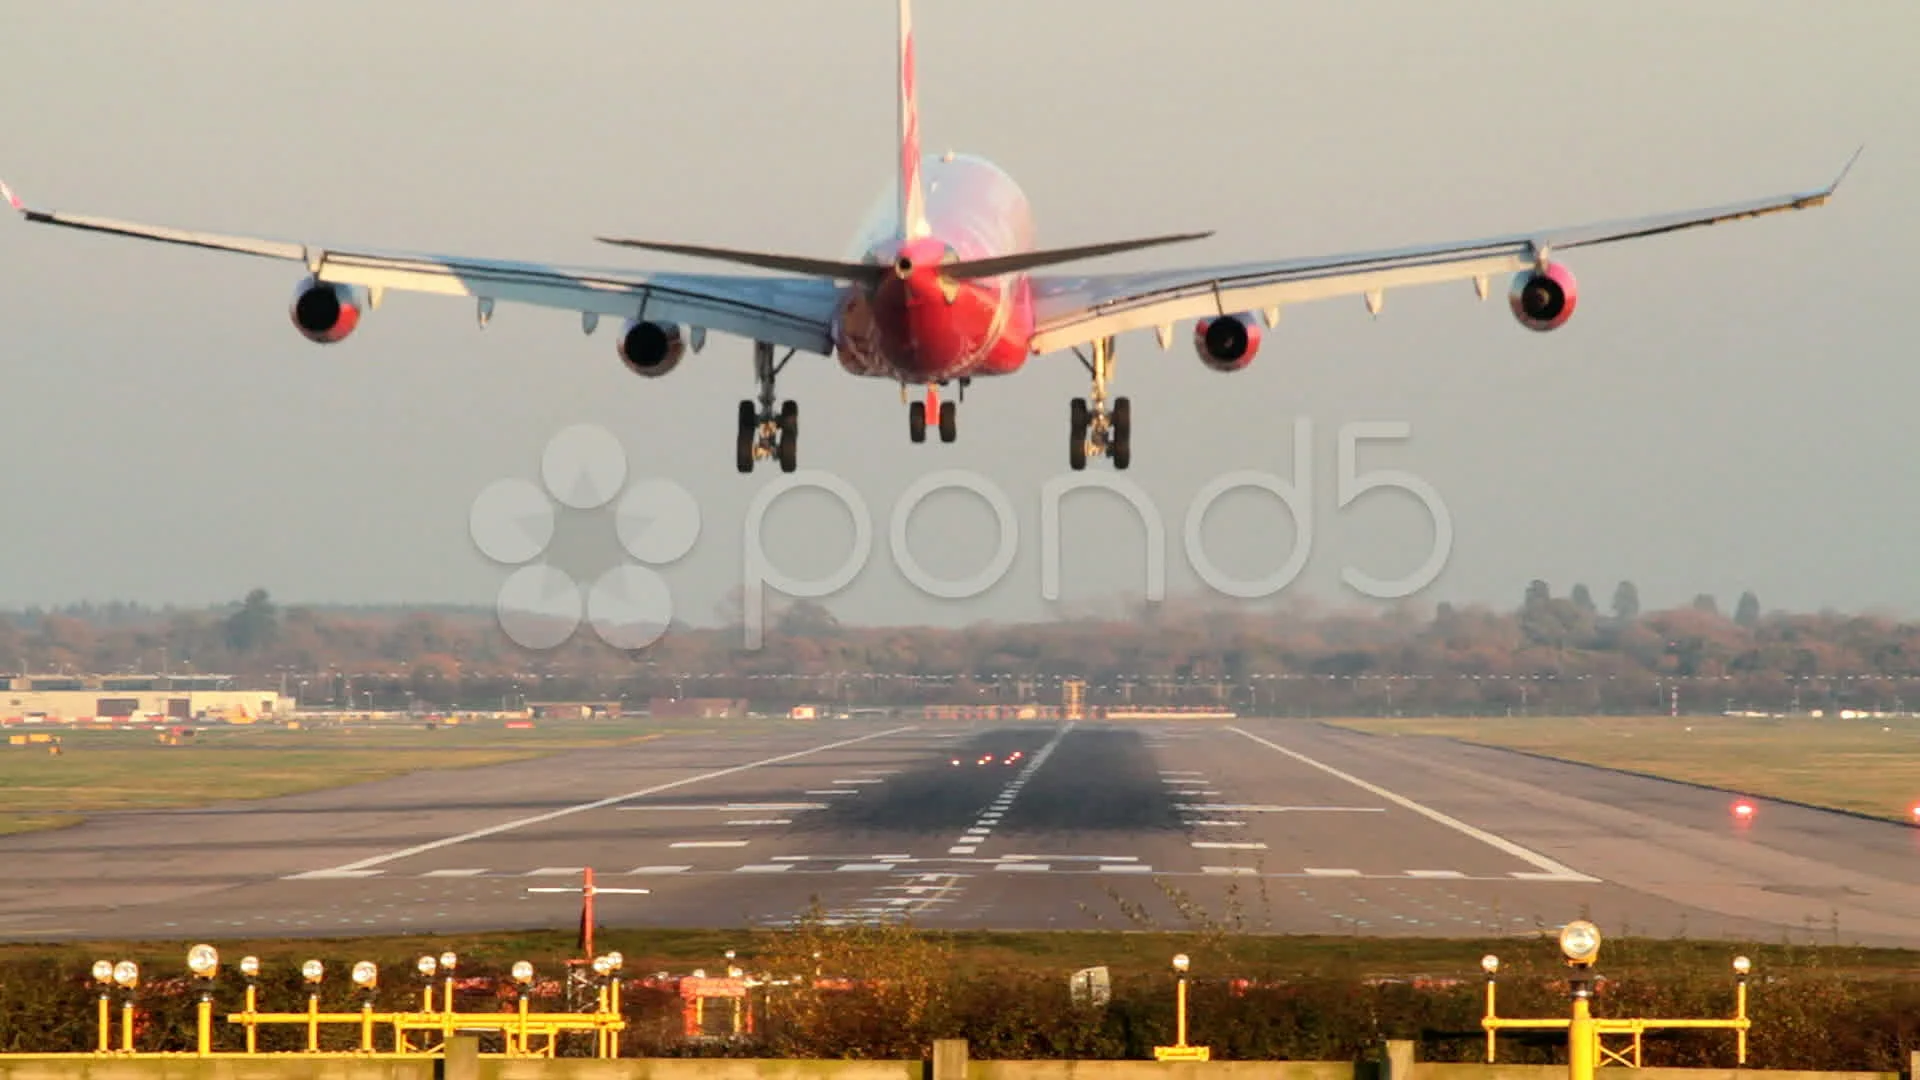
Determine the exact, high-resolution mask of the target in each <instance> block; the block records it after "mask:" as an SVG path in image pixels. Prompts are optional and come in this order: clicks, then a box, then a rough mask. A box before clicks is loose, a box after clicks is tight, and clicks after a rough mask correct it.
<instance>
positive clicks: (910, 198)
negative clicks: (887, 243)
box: [899, 0, 928, 238]
mask: <svg viewBox="0 0 1920 1080" xmlns="http://www.w3.org/2000/svg"><path fill="white" fill-rule="evenodd" d="M899 91H900V230H901V233H902V235H903V237H905V238H914V237H920V236H925V235H927V231H928V230H927V208H926V202H925V199H924V194H923V191H922V189H921V186H920V94H919V88H918V85H917V80H916V79H915V76H914V61H913V0H900V85H899Z"/></svg>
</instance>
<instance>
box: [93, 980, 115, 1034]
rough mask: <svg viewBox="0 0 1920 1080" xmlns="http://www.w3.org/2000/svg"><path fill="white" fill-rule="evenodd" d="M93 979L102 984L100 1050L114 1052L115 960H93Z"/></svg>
mask: <svg viewBox="0 0 1920 1080" xmlns="http://www.w3.org/2000/svg"><path fill="white" fill-rule="evenodd" d="M93 981H94V982H96V983H98V984H99V986H100V1052H101V1053H103V1054H111V1053H113V961H111V960H95V961H94V962H93Z"/></svg>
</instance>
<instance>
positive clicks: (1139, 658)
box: [0, 580, 1920, 715]
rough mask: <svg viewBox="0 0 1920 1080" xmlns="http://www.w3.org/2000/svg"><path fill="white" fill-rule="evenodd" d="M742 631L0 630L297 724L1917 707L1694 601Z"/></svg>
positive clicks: (87, 669)
mask: <svg viewBox="0 0 1920 1080" xmlns="http://www.w3.org/2000/svg"><path fill="white" fill-rule="evenodd" d="M732 619H733V625H727V626H720V627H693V626H688V625H681V624H676V625H675V626H674V627H672V628H671V629H670V630H669V632H668V633H667V634H666V635H665V636H664V637H662V638H661V639H660V640H659V641H657V642H655V643H654V644H653V645H651V646H649V647H648V648H646V649H641V650H620V649H615V648H612V647H610V646H608V645H606V644H604V643H602V642H600V641H599V639H598V638H597V637H596V636H595V635H594V633H593V631H592V630H591V629H590V628H589V627H587V626H585V625H583V626H582V627H581V628H580V630H579V631H578V632H577V633H575V634H574V636H573V637H572V638H571V639H569V640H568V641H567V642H565V643H564V644H562V645H561V646H559V647H558V648H554V649H550V650H530V649H526V648H522V647H520V646H518V645H516V644H515V643H514V642H513V641H512V640H511V639H509V638H508V637H507V635H505V634H504V633H502V632H501V630H500V628H499V625H498V621H497V619H496V617H495V613H494V612H493V611H492V610H491V609H489V608H480V607H476V608H458V607H447V608H436V609H422V608H417V607H416V608H405V609H401V608H379V607H325V606H316V605H295V606H287V607H282V606H281V605H279V604H277V603H276V602H275V601H274V600H273V599H272V598H271V596H270V595H269V594H268V593H267V592H266V591H265V590H264V589H255V590H253V591H252V592H251V593H249V594H248V595H247V596H246V597H244V598H243V599H241V600H239V601H236V602H233V603H229V604H224V605H215V606H211V607H206V608H158V609H156V608H148V607H142V606H140V605H134V604H106V605H73V606H67V607H62V608H57V609H49V610H41V609H32V610H26V611H16V612H10V613H4V614H0V669H5V670H9V671H13V672H24V673H42V674H44V673H48V672H63V671H64V672H69V673H100V674H114V673H166V674H170V675H174V676H180V675H186V674H207V673H219V674H225V675H230V676H233V677H234V679H235V681H236V685H239V686H244V687H249V688H273V689H279V690H282V691H284V692H286V693H289V694H292V695H295V696H297V697H299V699H300V700H301V702H302V704H306V705H315V706H325V705H328V704H332V705H335V706H341V707H347V706H351V707H365V706H366V705H368V704H372V705H374V706H375V707H378V708H383V709H391V708H400V707H407V706H410V705H418V706H424V707H430V708H443V707H449V706H454V707H466V708H499V707H511V708H517V707H520V706H522V705H524V704H525V703H527V702H530V701H547V700H585V699H594V700H620V699H625V700H626V701H627V702H629V703H630V707H631V705H632V704H634V703H640V702H644V701H645V700H647V699H649V698H652V697H656V696H670V697H730V698H747V699H749V700H751V701H752V702H753V704H754V705H755V706H756V707H766V708H780V707H784V706H785V705H787V704H791V703H799V702H815V703H822V704H839V705H845V706H910V705H916V704H926V703H962V704H965V703H978V704H1011V703H1021V702H1041V703H1049V704H1051V703H1058V702H1059V701H1060V700H1061V693H1062V683H1063V681H1064V680H1068V679H1082V680H1085V682H1086V684H1087V691H1086V700H1087V701H1088V702H1089V703H1093V704H1118V703H1129V702H1130V703H1135V704H1219V705H1228V706H1233V707H1237V708H1241V709H1243V710H1258V711H1261V712H1272V713H1276V714H1279V715H1316V714H1317V715H1325V714H1330V713H1362V714H1371V713H1405V712H1419V713H1459V714H1470V713H1491V712H1527V713H1534V712H1538V713H1599V712H1625V713H1644V712H1666V711H1670V710H1675V709H1677V710H1679V711H1686V712H1696V713H1697V712H1719V711H1724V710H1728V709H1732V710H1759V711H1776V712H1777V711H1789V710H1800V711H1810V710H1815V709H1822V710H1832V709H1860V710H1876V711H1905V710H1908V709H1910V708H1911V706H1912V702H1913V701H1914V699H1915V697H1916V696H1917V695H1920V685H1916V680H1920V623H1916V622H1911V621H1903V620H1900V619H1897V618H1894V617H1891V616H1886V615H1878V614H1866V613H1862V614H1845V613H1839V612H1832V611H1823V612H1817V613H1797V612H1786V611H1765V610H1763V608H1762V607H1761V604H1760V600H1759V598H1758V597H1757V596H1755V595H1754V594H1753V593H1752V592H1747V593H1744V594H1742V595H1741V596H1740V597H1739V598H1738V599H1737V601H1736V602H1735V603H1734V605H1733V611H1732V613H1731V614H1730V615H1729V614H1726V613H1724V612H1723V611H1722V608H1721V605H1720V604H1719V602H1718V601H1717V599H1716V598H1714V597H1712V596H1709V595H1705V594H1702V595H1700V596H1698V597H1696V598H1695V599H1694V600H1693V602H1691V603H1690V604H1687V605H1685V606H1681V607H1676V608H1670V609H1665V610H1658V611H1643V610H1642V609H1641V606H1640V601H1639V595H1638V590H1637V589H1636V588H1635V587H1634V585H1633V584H1632V583H1631V582H1621V583H1619V584H1618V585H1617V586H1616V587H1615V588H1614V590H1613V592H1612V596H1611V600H1610V603H1609V605H1608V607H1607V608H1606V609H1605V610H1602V609H1601V608H1600V607H1599V606H1598V604H1597V603H1596V602H1595V600H1594V598H1593V594H1592V591H1591V590H1590V589H1588V588H1587V587H1586V586H1585V585H1578V584H1576V585H1574V586H1573V587H1572V588H1571V589H1570V590H1568V591H1567V592H1566V593H1565V594H1564V595H1560V594H1556V592H1555V590H1554V589H1553V588H1552V587H1551V586H1550V585H1549V584H1548V583H1547V582H1545V581H1539V580H1536V581H1533V582H1530V583H1529V584H1528V585H1527V587H1526V589H1525V591H1524V593H1523V594H1522V596H1521V598H1520V602H1519V604H1518V605H1517V606H1515V607H1513V608H1511V609H1506V610H1501V609H1497V608H1495V607H1493V606H1490V605H1467V604H1462V605H1455V604H1449V603H1441V604H1438V605H1435V606H1432V607H1430V608H1426V607H1421V606H1417V605H1413V604H1402V605H1398V606H1392V607H1387V608H1381V609H1369V610H1337V609H1331V608H1323V607H1321V606H1319V605H1316V604H1314V603H1312V602H1310V601H1305V600H1299V599H1291V600H1288V601H1286V602H1284V603H1281V604H1277V605H1273V606H1270V607H1268V608H1266V609H1260V610H1255V609H1252V608H1248V607H1228V606H1222V605H1219V604H1212V603H1200V602H1193V601H1177V600H1169V601H1165V602H1159V603H1151V604H1148V603H1139V604H1131V605H1123V606H1122V607H1121V608H1120V609H1117V610H1115V611H1113V612H1111V613H1108V614H1104V615H1095V614H1082V615H1076V616H1073V617H1064V618H1060V619H1057V620H1054V621H1048V622H1033V623H1022V624H978V625H974V626H968V627H961V628H942V627H928V626H852V625H843V624H842V623H841V622H840V621H839V620H837V619H836V618H835V617H834V615H833V614H832V612H831V610H830V609H829V608H827V607H825V606H823V605H821V604H819V603H817V602H814V601H805V600H803V601H796V602H793V603H790V604H788V605H786V606H785V607H783V608H781V609H780V610H779V611H777V612H776V613H775V614H774V616H773V617H772V620H771V624H770V625H769V626H768V627H767V630H766V633H765V639H764V643H763V646H762V647H761V648H758V649H752V650H749V649H747V648H745V647H744V644H743V642H744V640H745V636H744V634H743V633H742V629H741V627H740V625H739V623H738V619H739V615H738V607H737V605H736V606H734V607H733V608H732Z"/></svg>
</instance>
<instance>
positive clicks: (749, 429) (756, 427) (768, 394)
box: [734, 341, 800, 473]
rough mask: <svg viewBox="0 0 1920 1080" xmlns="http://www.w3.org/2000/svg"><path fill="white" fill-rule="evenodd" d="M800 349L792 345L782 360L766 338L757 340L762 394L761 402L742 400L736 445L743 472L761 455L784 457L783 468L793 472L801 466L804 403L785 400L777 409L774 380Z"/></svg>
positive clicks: (755, 357)
mask: <svg viewBox="0 0 1920 1080" xmlns="http://www.w3.org/2000/svg"><path fill="white" fill-rule="evenodd" d="M797 351H798V350H796V349H788V350H787V355H786V356H785V357H784V358H782V359H781V361H780V362H779V363H778V364H775V363H774V362H773V346H772V344H770V343H768V342H765V341H756V342H754V343H753V374H754V378H755V379H757V380H759V382H760V396H759V400H758V401H757V402H755V401H742V402H741V403H740V426H739V431H738V435H737V439H736V442H735V445H734V466H735V467H736V468H738V469H739V470H740V471H741V472H743V473H750V472H752V471H753V465H754V462H756V461H759V460H760V459H761V458H770V457H777V458H779V459H780V471H781V472H792V471H794V470H795V469H797V468H799V467H800V449H799V443H798V441H797V440H798V438H799V435H800V403H799V402H796V401H786V402H781V404H780V409H779V411H778V412H777V413H776V412H775V411H774V407H773V405H774V396H773V380H774V378H775V377H776V376H778V375H779V374H780V372H781V369H783V368H785V367H786V366H787V361H788V360H791V359H793V354H794V353H795V352H797Z"/></svg>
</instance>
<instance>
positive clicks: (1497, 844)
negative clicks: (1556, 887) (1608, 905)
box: [1226, 727, 1600, 884]
mask: <svg viewBox="0 0 1920 1080" xmlns="http://www.w3.org/2000/svg"><path fill="white" fill-rule="evenodd" d="M1226 730H1228V731H1231V732H1234V733H1236V734H1239V735H1244V736H1246V737H1247V738H1248V739H1251V740H1253V741H1254V742H1256V743H1259V744H1260V745H1261V746H1264V747H1267V748H1268V749H1270V750H1276V751H1278V752H1280V753H1282V754H1285V755H1286V756H1288V757H1290V758H1292V759H1294V760H1295V761H1298V762H1300V763H1301V764H1302V765H1310V766H1312V767H1313V768H1316V769H1319V770H1320V771H1321V772H1324V773H1326V774H1327V775H1328V776H1332V777H1337V778H1338V779H1341V780H1345V781H1346V782H1347V783H1349V784H1352V785H1353V786H1354V787H1357V788H1359V789H1360V790H1362V791H1365V792H1367V793H1369V794H1371V795H1375V796H1378V797H1379V798H1382V799H1385V800H1387V801H1388V802H1391V803H1394V804H1396V805H1398V806H1401V807H1404V808H1406V809H1408V810H1411V811H1413V812H1414V813H1416V814H1419V815H1420V816H1422V817H1424V818H1427V819H1428V820H1430V821H1434V822H1437V823H1439V824H1441V825H1445V826H1446V827H1447V828H1449V829H1453V830H1455V831H1456V832H1459V833H1462V834H1464V835H1467V836H1470V837H1472V838H1473V839H1475V840H1478V841H1480V842H1481V843H1483V844H1486V845H1487V846H1489V847H1492V848H1495V849H1498V850H1500V851H1503V852H1505V853H1507V854H1508V855H1511V856H1513V857H1514V858H1516V859H1519V860H1521V861H1522V862H1525V863H1528V864H1530V865H1532V866H1534V867H1535V868H1536V869H1537V871H1538V872H1537V873H1528V874H1527V876H1526V877H1525V878H1523V879H1522V880H1527V881H1574V882H1581V883H1585V884H1593V883H1596V882H1598V881H1599V880H1600V879H1599V878H1596V877H1592V876H1589V875H1587V874H1583V873H1581V872H1579V871H1578V870H1575V869H1573V868H1572V867H1569V866H1566V865H1564V864H1562V863H1558V862H1555V861H1554V860H1552V859H1549V858H1547V857H1546V856H1545V855H1542V854H1540V853H1539V852H1537V851H1533V850H1530V849H1528V848H1524V847H1521V846H1520V845H1519V844H1516V843H1514V842H1513V841H1511V840H1508V839H1506V838H1505V837H1501V836H1495V835H1494V834H1493V833H1490V832H1488V831H1486V830H1485V829H1479V828H1475V827H1474V826H1472V825H1469V824H1467V823H1466V822H1464V821H1461V820H1460V819H1458V818H1454V817H1449V816H1448V815H1446V814H1443V813H1441V812H1440V811H1438V810H1434V809H1432V808H1431V807H1427V806H1423V805H1421V804H1420V803H1417V802H1414V801H1413V800H1412V799H1409V798H1407V797H1406V796H1404V795H1396V794H1394V793H1393V792H1391V791H1388V790H1387V789H1386V788H1383V787H1381V786H1380V785H1378V784H1370V783H1368V782H1367V781H1365V780H1362V779H1360V778H1359V777H1357V776H1353V775H1351V774H1349V773H1344V772H1341V771H1340V770H1339V769H1336V768H1334V767H1333V766H1331V765H1327V764H1324V763H1322V762H1318V761H1315V760H1314V759H1312V758H1310V757H1308V756H1307V755H1305V754H1302V753H1300V752H1299V751H1297V750H1289V749H1287V748H1286V747H1284V746H1281V745H1280V744H1279V743H1277V742H1274V741H1272V740H1271V739H1263V738H1261V737H1260V736H1258V735H1255V734H1253V733H1252V732H1249V731H1246V730H1244V729H1241V728H1237V727H1229V728H1227V729H1226ZM1513 876H1514V877H1516V878H1520V877H1521V875H1520V874H1518V873H1516V874H1514V875H1513Z"/></svg>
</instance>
